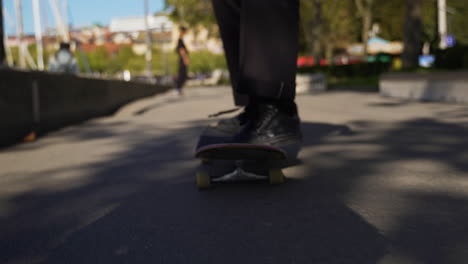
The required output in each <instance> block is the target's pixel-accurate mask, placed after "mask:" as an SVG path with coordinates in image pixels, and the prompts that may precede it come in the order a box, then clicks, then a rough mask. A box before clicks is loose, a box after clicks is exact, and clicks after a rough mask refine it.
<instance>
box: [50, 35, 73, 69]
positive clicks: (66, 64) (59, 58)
mask: <svg viewBox="0 0 468 264" xmlns="http://www.w3.org/2000/svg"><path fill="white" fill-rule="evenodd" d="M47 68H48V69H49V71H51V72H59V73H67V74H78V73H79V72H80V70H79V67H78V62H77V60H76V58H75V55H74V54H73V53H72V51H71V50H70V44H69V43H66V42H61V43H60V47H59V50H58V51H57V52H56V53H55V54H54V55H53V56H51V57H50V59H49V65H48V67H47Z"/></svg>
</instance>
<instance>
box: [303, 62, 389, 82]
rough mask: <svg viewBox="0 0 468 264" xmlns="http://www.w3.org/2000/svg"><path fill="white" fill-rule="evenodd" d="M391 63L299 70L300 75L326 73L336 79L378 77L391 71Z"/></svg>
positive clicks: (330, 66)
mask: <svg viewBox="0 0 468 264" xmlns="http://www.w3.org/2000/svg"><path fill="white" fill-rule="evenodd" d="M390 66H391V64H390V63H381V62H374V63H362V64H348V65H327V66H313V67H303V68H299V69H298V72H299V73H315V72H320V73H324V74H325V75H327V76H328V77H334V78H356V77H370V76H378V75H380V74H381V73H383V72H386V71H388V70H389V69H390Z"/></svg>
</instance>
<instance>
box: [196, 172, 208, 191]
mask: <svg viewBox="0 0 468 264" xmlns="http://www.w3.org/2000/svg"><path fill="white" fill-rule="evenodd" d="M196 181H197V187H198V189H208V188H210V185H211V178H210V175H208V173H206V172H204V171H199V172H197V175H196Z"/></svg>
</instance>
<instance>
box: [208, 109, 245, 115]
mask: <svg viewBox="0 0 468 264" xmlns="http://www.w3.org/2000/svg"><path fill="white" fill-rule="evenodd" d="M241 108H242V107H236V108H231V109H228V110H222V111H219V112H216V113H214V114H210V115H208V117H209V118H215V117H218V116H222V115H226V114H230V113H234V112H237V111H239V110H240V109H241Z"/></svg>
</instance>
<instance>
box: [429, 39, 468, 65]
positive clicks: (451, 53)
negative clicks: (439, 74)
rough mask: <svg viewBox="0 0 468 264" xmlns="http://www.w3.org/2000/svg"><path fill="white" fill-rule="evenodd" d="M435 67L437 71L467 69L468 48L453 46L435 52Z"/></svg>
mask: <svg viewBox="0 0 468 264" xmlns="http://www.w3.org/2000/svg"><path fill="white" fill-rule="evenodd" d="M435 55H436V61H435V67H436V68H438V69H449V70H457V69H468V46H461V45H458V46H455V47H452V48H448V49H445V50H437V51H436V52H435Z"/></svg>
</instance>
